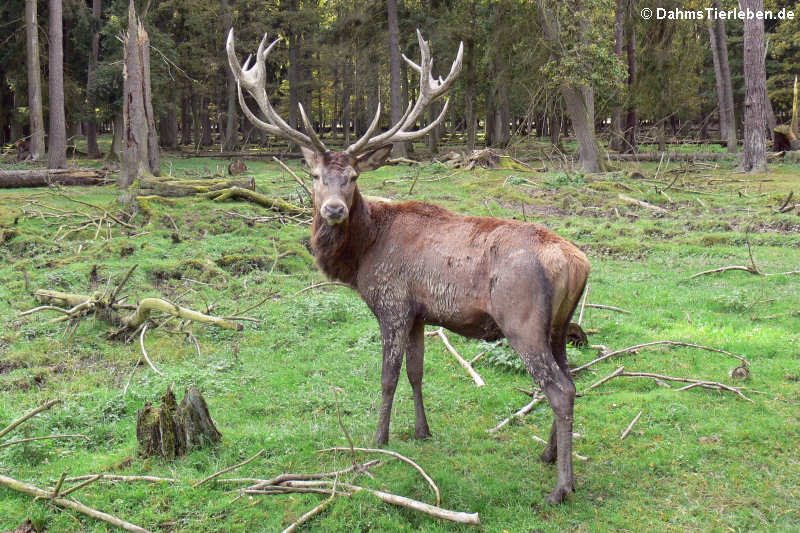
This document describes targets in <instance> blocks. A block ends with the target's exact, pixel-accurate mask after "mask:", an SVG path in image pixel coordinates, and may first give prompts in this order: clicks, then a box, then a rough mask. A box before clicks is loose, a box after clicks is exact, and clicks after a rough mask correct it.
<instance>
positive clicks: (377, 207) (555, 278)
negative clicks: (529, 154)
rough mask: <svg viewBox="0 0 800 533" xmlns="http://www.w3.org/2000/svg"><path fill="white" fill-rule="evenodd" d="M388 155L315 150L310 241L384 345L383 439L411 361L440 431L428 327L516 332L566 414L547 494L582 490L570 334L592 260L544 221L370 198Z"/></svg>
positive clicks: (552, 448) (555, 440)
mask: <svg viewBox="0 0 800 533" xmlns="http://www.w3.org/2000/svg"><path fill="white" fill-rule="evenodd" d="M386 156H388V150H386V151H385V153H382V154H380V155H379V156H376V155H375V154H374V153H371V154H367V155H366V156H362V157H359V158H358V159H356V158H353V156H350V155H349V154H341V153H334V154H330V153H327V154H324V155H323V154H315V153H313V152H310V151H308V152H307V153H306V160H307V161H308V163H309V165H310V166H311V167H312V175H313V176H314V207H315V208H314V221H313V226H312V238H311V245H312V250H313V252H314V255H315V257H316V261H317V264H318V266H319V267H320V269H321V270H322V271H323V272H324V273H325V274H326V275H327V276H328V277H330V278H332V279H335V280H339V281H342V282H344V283H347V284H348V285H350V286H351V287H353V288H354V289H355V290H356V291H358V293H359V295H360V296H361V297H362V298H363V300H364V301H365V302H366V304H367V305H368V306H369V308H370V309H371V310H372V312H373V314H374V315H375V317H376V318H377V320H378V325H379V326H380V329H381V337H382V340H383V368H382V372H381V386H382V389H383V398H382V402H381V409H380V413H379V420H378V430H377V432H376V435H375V440H376V441H377V442H378V443H380V444H384V443H386V442H387V441H388V438H389V419H390V415H391V408H392V403H393V398H394V392H395V389H396V386H397V380H398V377H399V373H400V368H401V366H402V360H403V355H404V354H405V358H406V371H407V373H408V378H409V381H410V382H411V388H412V390H413V392H414V406H415V412H416V425H415V436H416V437H419V438H425V437H427V436H428V435H430V431H429V428H428V422H427V419H426V416H425V409H424V405H423V401H422V374H423V361H422V360H423V356H424V338H423V331H424V326H425V325H426V324H431V325H435V326H443V327H445V328H447V329H450V330H452V331H455V332H457V333H460V334H462V335H465V336H468V337H474V338H481V339H487V340H491V339H498V338H501V337H506V338H507V339H508V341H509V343H510V344H511V346H512V347H513V348H514V350H515V351H516V352H517V353H518V354H519V356H520V358H521V359H522V361H523V363H524V364H525V367H526V368H527V370H528V371H529V373H530V374H531V375H532V376H533V378H534V380H535V381H536V382H537V383H538V384H539V386H540V387H541V388H542V391H543V392H544V393H545V395H546V396H547V398H548V400H549V402H550V405H551V407H552V408H553V411H554V413H555V418H554V421H553V428H552V430H551V434H550V441H549V443H548V446H547V448H546V449H545V452H544V453H543V454H542V459H543V460H545V461H548V462H553V461H555V460H556V459H557V460H558V472H559V475H558V483H557V485H556V488H555V490H554V491H553V492H552V493H551V494H550V496H548V500H549V501H552V502H560V501H562V500H563V499H564V498H565V497H566V495H567V494H568V493H569V492H571V491H572V490H573V484H574V481H573V473H572V412H573V402H574V397H575V386H574V385H573V383H572V379H571V377H570V373H569V367H568V366H567V358H566V332H567V326H568V324H569V320H570V318H571V316H572V314H573V312H574V310H575V307H576V305H577V303H578V299H579V298H580V295H581V293H582V292H583V290H584V287H585V284H586V279H587V277H588V275H589V262H588V261H587V259H586V256H585V255H584V254H583V253H582V252H581V251H580V250H579V249H578V248H576V247H575V246H574V245H573V244H572V243H570V242H568V241H567V240H565V239H563V238H561V237H559V236H558V235H556V234H555V233H553V232H552V231H550V230H548V229H547V228H544V227H543V226H540V225H538V224H532V223H523V222H518V221H514V220H501V219H497V218H488V217H473V216H464V215H459V214H455V213H452V212H450V211H447V210H445V209H442V208H441V207H438V206H436V205H433V204H428V203H423V202H401V203H389V202H367V201H366V200H365V199H364V198H363V197H362V196H361V194H360V192H359V191H358V187H357V186H356V185H355V179H356V178H357V176H358V172H359V171H360V170H362V171H363V170H368V169H371V168H374V167H375V166H376V165H377V166H379V165H380V164H381V163H382V162H383V159H385V157H386Z"/></svg>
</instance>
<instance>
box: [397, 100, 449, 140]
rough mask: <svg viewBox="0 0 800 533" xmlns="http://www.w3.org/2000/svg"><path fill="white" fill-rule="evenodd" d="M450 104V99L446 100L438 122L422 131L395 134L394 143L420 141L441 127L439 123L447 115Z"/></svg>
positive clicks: (437, 119)
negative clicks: (437, 127)
mask: <svg viewBox="0 0 800 533" xmlns="http://www.w3.org/2000/svg"><path fill="white" fill-rule="evenodd" d="M449 104H450V99H449V98H446V99H445V101H444V105H443V106H442V111H441V113H439V116H438V117H436V120H434V121H433V122H431V123H430V124H428V125H427V126H425V127H424V128H422V129H419V130H417V131H401V132H399V133H395V135H394V137H392V141H397V142H400V141H413V140H414V139H418V138H420V137H422V136H424V135H427V134H428V133H429V132H430V131H431V130H432V129H433V128H435V127H436V126H438V125H439V123H440V122H441V121H442V120H443V119H444V116H445V114H447V106H448V105H449Z"/></svg>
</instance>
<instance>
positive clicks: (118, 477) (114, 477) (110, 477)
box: [64, 474, 179, 483]
mask: <svg viewBox="0 0 800 533" xmlns="http://www.w3.org/2000/svg"><path fill="white" fill-rule="evenodd" d="M96 476H103V478H102V479H103V481H145V482H148V483H178V481H179V480H177V479H175V478H171V477H157V476H129V475H123V474H85V475H82V476H75V477H68V478H67V479H65V480H64V481H65V482H66V483H74V482H76V481H83V480H86V479H91V478H93V477H96Z"/></svg>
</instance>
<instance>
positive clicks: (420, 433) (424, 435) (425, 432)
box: [414, 428, 431, 440]
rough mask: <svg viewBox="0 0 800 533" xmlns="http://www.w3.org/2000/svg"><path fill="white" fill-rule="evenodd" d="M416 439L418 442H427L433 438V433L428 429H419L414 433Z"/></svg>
mask: <svg viewBox="0 0 800 533" xmlns="http://www.w3.org/2000/svg"><path fill="white" fill-rule="evenodd" d="M414 438H415V439H417V440H426V439H429V438H431V432H430V430H429V429H428V428H425V429H418V430H416V431H415V432H414Z"/></svg>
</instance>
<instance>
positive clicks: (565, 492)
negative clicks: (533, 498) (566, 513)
mask: <svg viewBox="0 0 800 533" xmlns="http://www.w3.org/2000/svg"><path fill="white" fill-rule="evenodd" d="M571 492H575V489H574V488H573V487H571V486H569V487H556V490H554V491H553V492H551V493H550V494H549V495H548V496H547V498H545V501H546V502H547V503H550V504H553V505H559V504H561V503H564V500H566V499H567V496H569V494H570V493H571Z"/></svg>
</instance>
